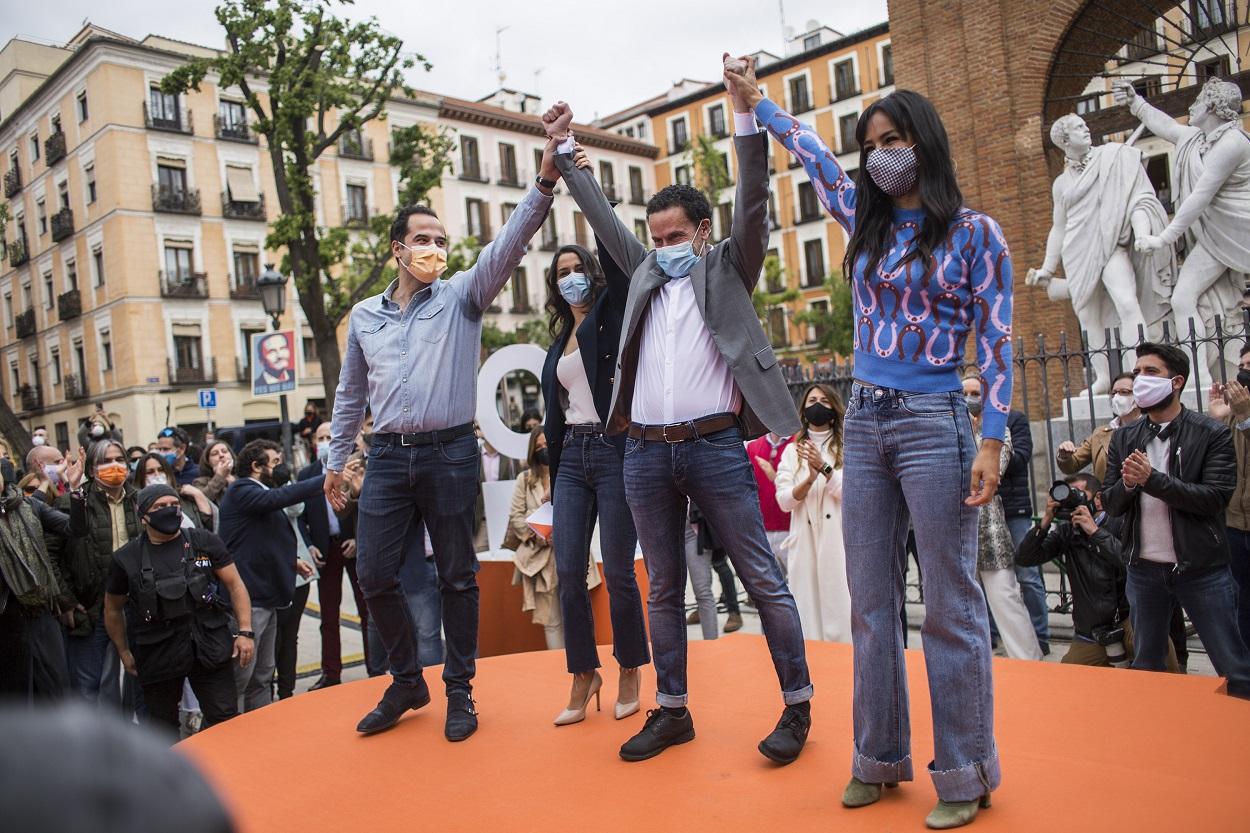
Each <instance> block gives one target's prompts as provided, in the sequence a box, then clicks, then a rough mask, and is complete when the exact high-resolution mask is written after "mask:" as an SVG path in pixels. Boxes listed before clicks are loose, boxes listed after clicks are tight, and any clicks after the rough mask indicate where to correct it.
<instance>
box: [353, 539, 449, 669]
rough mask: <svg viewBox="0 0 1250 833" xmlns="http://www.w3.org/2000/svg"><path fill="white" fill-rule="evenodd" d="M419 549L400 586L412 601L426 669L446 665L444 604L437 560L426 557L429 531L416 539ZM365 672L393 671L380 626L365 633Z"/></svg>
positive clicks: (419, 654) (403, 572)
mask: <svg viewBox="0 0 1250 833" xmlns="http://www.w3.org/2000/svg"><path fill="white" fill-rule="evenodd" d="M412 541H413V546H414V547H415V549H414V550H413V551H412V552H410V553H409V554H408V556H407V557H406V558H405V559H404V565H403V566H402V567H400V568H399V586H400V587H401V588H403V591H404V598H405V599H407V600H408V613H409V615H411V616H412V624H413V628H414V631H415V633H416V637H417V662H419V663H420V664H421V667H422V668H426V667H429V666H431V665H439V664H441V663H442V661H443V636H442V621H443V603H442V601H441V600H440V599H439V594H438V570H437V569H436V568H435V566H434V559H432V558H426V557H425V531H424V527H422V528H421V531H420V532H419V533H418V534H417V535H415V536H413V538H412ZM364 637H365V638H364V643H365V671H366V672H368V674H369V676H370V677H379V676H381V675H382V674H385V673H386V672H387V671H388V670H389V669H388V668H387V666H386V649H385V648H384V647H383V646H382V636H381V634H379V633H378V629H377V626H376V625H375V624H374V623H373V622H372V621H369V622H368V623H366V627H365V629H364Z"/></svg>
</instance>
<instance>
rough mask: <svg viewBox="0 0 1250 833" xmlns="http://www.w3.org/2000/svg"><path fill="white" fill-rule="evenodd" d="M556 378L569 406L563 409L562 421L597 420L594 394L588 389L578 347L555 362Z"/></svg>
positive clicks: (581, 422)
mask: <svg viewBox="0 0 1250 833" xmlns="http://www.w3.org/2000/svg"><path fill="white" fill-rule="evenodd" d="M556 378H557V379H559V380H560V386H561V387H563V388H564V389H565V391H567V392H568V395H569V406H568V407H567V408H565V409H564V421H565V422H566V423H567V424H569V425H592V424H594V423H596V422H598V421H599V412H598V411H596V410H595V395H594V393H592V392H591V390H590V380H589V379H587V378H586V366H585V365H584V364H582V350H581V348H580V347H579V348H578V349H576V350H574V351H573V352H572V353H569V354H568V355H565V356H561V357H560V361H558V362H556Z"/></svg>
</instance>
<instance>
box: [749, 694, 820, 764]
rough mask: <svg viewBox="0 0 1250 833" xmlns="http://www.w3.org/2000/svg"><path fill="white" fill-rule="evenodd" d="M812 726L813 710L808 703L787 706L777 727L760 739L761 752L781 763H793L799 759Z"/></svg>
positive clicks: (771, 759)
mask: <svg viewBox="0 0 1250 833" xmlns="http://www.w3.org/2000/svg"><path fill="white" fill-rule="evenodd" d="M811 728H812V710H811V706H810V704H808V703H796V704H794V705H793V706H786V710H785V711H783V712H782V713H781V720H778V721H777V728H776V729H773V731H772V733H771V734H769V736H768V737H766V738H764V739H763V740H762V741H760V747H759V749H760V754H762V755H763V756H764V757H765V758H768V759H769V760H770V761H776V762H777V763H779V764H792V763H794V762H795V761H796V760H798V757H799V753H800V752H802V751H803V745H804V744H806V743H807V733H808V732H809V731H811Z"/></svg>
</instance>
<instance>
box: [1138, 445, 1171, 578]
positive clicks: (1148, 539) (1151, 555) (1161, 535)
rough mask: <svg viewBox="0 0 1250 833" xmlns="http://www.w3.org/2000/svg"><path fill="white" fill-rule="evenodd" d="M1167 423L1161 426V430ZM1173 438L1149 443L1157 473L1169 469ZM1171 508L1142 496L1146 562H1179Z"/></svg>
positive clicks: (1151, 463) (1150, 453) (1151, 457)
mask: <svg viewBox="0 0 1250 833" xmlns="http://www.w3.org/2000/svg"><path fill="white" fill-rule="evenodd" d="M1166 427H1167V424H1166V423H1165V424H1163V425H1160V426H1159V428H1160V430H1162V429H1164V428H1166ZM1171 446H1172V439H1171V438H1170V437H1169V438H1168V439H1166V440H1160V439H1159V438H1158V437H1157V436H1156V437H1154V438H1153V439H1151V441H1150V442H1149V443H1147V444H1146V456H1147V457H1148V458H1149V459H1150V467H1151V468H1153V469H1155V470H1156V471H1163V472H1166V471H1167V470H1168V451H1169V450H1170V449H1171ZM1168 512H1169V510H1168V505H1167V504H1166V503H1164V502H1163V501H1161V500H1159V499H1158V498H1157V497H1151V496H1150V495H1148V494H1146V493H1145V492H1142V494H1141V536H1140V540H1141V557H1142V558H1144V559H1145V560H1147V561H1157V562H1160V563H1163V564H1175V563H1176V548H1175V547H1174V546H1173V543H1172V516H1171V515H1170V514H1168Z"/></svg>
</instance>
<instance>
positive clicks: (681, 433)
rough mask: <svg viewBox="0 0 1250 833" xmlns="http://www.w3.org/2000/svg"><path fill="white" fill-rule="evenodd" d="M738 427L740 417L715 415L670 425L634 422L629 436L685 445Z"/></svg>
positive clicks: (630, 427) (636, 438)
mask: <svg viewBox="0 0 1250 833" xmlns="http://www.w3.org/2000/svg"><path fill="white" fill-rule="evenodd" d="M737 427H738V417H737V415H736V414H713V415H712V416H705V417H701V418H700V419H695V420H691V421H689V422H671V423H669V424H668V425H639V424H638V423H636V422H632V423H630V425H629V436H630V437H632V438H633V439H635V440H651V441H653V442H659V441H661V440H663V441H664V442H666V443H684V442H686V441H687V440H694V439H698V438H699V437H702V436H704V435H706V434H715V433H716V432H717V431H724V430H725V429H726V428H737Z"/></svg>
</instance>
